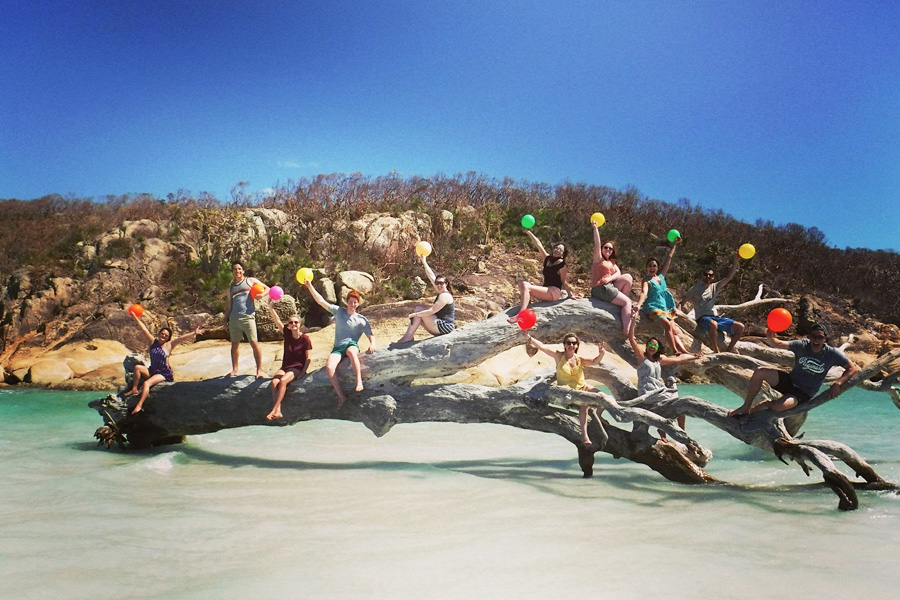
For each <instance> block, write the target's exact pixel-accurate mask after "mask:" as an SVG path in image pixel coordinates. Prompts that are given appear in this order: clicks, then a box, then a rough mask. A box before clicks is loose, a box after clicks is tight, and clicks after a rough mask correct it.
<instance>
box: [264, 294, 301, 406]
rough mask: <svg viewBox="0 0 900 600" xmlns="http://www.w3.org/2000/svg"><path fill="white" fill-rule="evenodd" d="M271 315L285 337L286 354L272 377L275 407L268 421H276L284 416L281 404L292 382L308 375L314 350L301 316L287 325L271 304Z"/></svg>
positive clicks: (292, 319)
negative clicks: (310, 353)
mask: <svg viewBox="0 0 900 600" xmlns="http://www.w3.org/2000/svg"><path fill="white" fill-rule="evenodd" d="M268 306H269V314H270V315H271V316H272V321H273V322H274V323H275V327H277V328H278V329H281V330H282V333H283V335H284V352H283V354H282V357H281V368H280V369H278V371H276V372H275V375H273V376H272V384H271V387H272V400H273V401H274V403H275V405H274V406H273V407H272V410H271V411H270V412H269V414H267V415H266V419H268V420H269V421H274V420H275V419H280V418H282V417H283V416H284V415H283V414H281V403H282V402H283V401H284V395H285V394H286V393H287V387H288V385H290V383H291V382H292V381H296V380H298V379H300V378H301V377H303V376H304V375H305V374H306V371H307V369H309V351H310V350H312V340H310V339H309V336H308V335H306V333H305V332H304V331H303V319H302V318H300V315H297V314H293V315H291V316H290V317H288V322H287V325H285V324H284V323H282V322H281V318H280V317H279V316H278V313H277V312H275V308H274V307H273V306H272V304H271V301H270V303H269V305H268Z"/></svg>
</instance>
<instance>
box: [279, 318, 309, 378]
mask: <svg viewBox="0 0 900 600" xmlns="http://www.w3.org/2000/svg"><path fill="white" fill-rule="evenodd" d="M310 350H312V340H311V339H309V336H308V335H306V334H305V333H301V334H300V337H299V338H295V337H294V334H293V333H291V330H290V329H289V328H288V326H287V325H285V326H284V356H283V357H282V359H281V370H282V371H285V370H287V369H302V368H303V365H305V364H306V359H307V357H308V356H309V351H310Z"/></svg>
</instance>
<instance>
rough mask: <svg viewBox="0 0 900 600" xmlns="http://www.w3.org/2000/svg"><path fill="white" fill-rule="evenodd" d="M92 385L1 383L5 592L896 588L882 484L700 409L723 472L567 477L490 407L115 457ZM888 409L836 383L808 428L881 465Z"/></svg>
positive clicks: (557, 462)
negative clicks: (478, 416)
mask: <svg viewBox="0 0 900 600" xmlns="http://www.w3.org/2000/svg"><path fill="white" fill-rule="evenodd" d="M681 390H682V393H685V394H688V393H690V394H694V395H698V396H702V397H704V398H707V399H709V400H712V401H715V402H720V403H722V404H723V405H726V406H736V405H737V404H738V403H739V400H738V399H737V397H735V396H733V395H731V394H730V393H728V392H725V391H723V390H721V389H719V388H714V387H696V386H681ZM100 395H102V394H98V393H96V392H93V393H62V392H54V393H48V392H42V391H35V390H0V469H2V477H0V481H2V484H0V490H2V491H0V540H2V544H0V597H2V598H15V599H29V598H42V599H43V598H47V597H58V598H67V599H80V598H93V597H95V596H100V595H102V596H103V597H105V598H159V599H163V598H166V599H171V598H198V599H199V598H210V597H216V598H225V599H230V598H235V599H237V598H356V599H358V598H471V597H478V598H480V597H486V596H490V597H493V598H556V597H559V596H560V595H562V594H565V595H576V594H577V595H579V596H581V595H585V596H587V595H589V596H590V597H602V598H626V599H627V598H646V597H648V596H655V595H665V596H667V597H675V598H716V599H720V598H756V597H759V596H761V595H774V594H785V593H789V594H790V595H791V597H793V598H828V597H832V596H834V595H835V594H836V593H837V589H842V590H852V596H853V597H871V598H885V597H888V596H889V595H890V597H893V596H894V589H895V582H896V576H895V575H894V570H895V566H894V563H895V561H894V559H893V554H892V549H894V548H896V547H898V543H900V496H898V495H897V494H895V493H888V492H881V493H861V494H860V503H861V508H860V510H858V511H853V512H849V513H842V512H840V511H838V510H837V509H836V506H837V501H836V498H835V497H834V495H833V494H832V493H831V492H830V491H828V490H826V489H823V488H822V487H821V486H819V485H817V484H818V483H819V481H820V480H821V478H820V477H818V476H813V477H811V478H807V477H806V476H805V475H803V473H802V471H801V470H800V469H799V468H798V467H797V466H796V465H793V464H791V465H790V466H785V465H783V464H782V463H780V462H778V461H777V460H776V459H774V458H772V457H770V456H768V455H766V454H765V453H763V452H762V451H759V450H756V449H753V448H750V447H748V446H744V445H742V444H740V443H738V442H736V441H734V440H733V439H732V438H730V437H729V436H726V435H724V434H722V433H720V432H719V431H718V430H716V429H715V428H712V427H710V426H707V425H705V424H704V423H702V422H699V421H697V420H689V421H688V431H689V433H691V434H692V435H693V436H695V437H696V438H697V439H698V440H699V441H700V442H701V443H703V444H704V445H706V446H708V447H710V448H712V450H713V452H714V453H715V455H716V458H715V459H714V460H713V461H712V463H711V464H710V466H709V471H710V472H711V473H712V474H713V475H715V476H716V477H719V478H721V479H724V480H728V481H730V482H734V483H735V484H740V485H712V486H684V485H678V484H674V483H670V482H668V481H665V480H664V479H662V478H661V477H660V476H658V475H657V474H655V473H653V472H652V471H650V470H649V469H647V468H645V467H642V466H639V465H635V464H631V463H628V462H626V461H617V460H614V459H612V458H610V457H609V456H607V455H598V460H597V465H596V467H595V477H594V478H593V479H591V480H584V479H581V477H580V475H581V473H580V471H579V469H578V465H577V462H576V460H575V453H574V449H573V447H572V446H571V445H570V444H568V443H567V442H564V441H562V440H560V439H558V438H556V437H555V436H551V435H546V434H540V433H534V432H528V431H521V430H516V429H513V428H508V427H502V426H492V425H452V424H421V425H409V426H398V427H397V428H395V429H394V430H393V431H391V432H390V433H389V434H388V435H386V436H385V437H383V438H381V439H378V438H375V437H374V436H373V435H372V434H371V433H370V432H369V431H368V430H366V429H365V428H364V427H363V426H362V425H358V424H353V423H343V422H334V421H318V422H311V423H301V424H298V425H296V426H294V427H283V428H277V427H276V428H266V427H254V428H244V429H239V430H232V431H223V432H219V433H216V434H212V435H205V436H195V437H190V438H189V439H188V442H187V443H185V444H181V445H178V446H171V447H167V448H162V449H157V450H155V451H152V452H148V453H140V454H125V453H121V452H118V451H108V450H105V449H101V448H98V447H97V446H96V445H95V443H94V441H93V439H92V435H93V432H94V429H96V428H97V427H98V426H99V425H100V424H101V423H100V418H99V417H98V416H97V414H96V413H95V412H94V411H92V410H90V409H88V408H87V407H86V403H87V402H88V401H89V400H91V399H94V398H96V397H99V396H100ZM898 419H900V411H898V410H897V409H896V408H895V407H894V406H893V404H892V403H891V401H890V399H889V398H888V397H887V396H886V395H882V394H872V393H865V392H860V391H852V392H849V393H847V394H845V395H844V396H842V397H841V398H840V399H838V400H837V401H835V402H832V403H830V404H829V405H826V406H825V407H823V408H821V409H818V410H817V411H815V413H814V414H813V416H812V417H811V419H810V420H809V422H808V423H807V425H806V426H805V428H804V430H805V431H806V437H807V438H828V439H835V440H838V441H843V442H845V443H848V444H849V445H851V446H852V447H853V448H854V449H856V450H857V451H859V452H860V453H861V454H862V455H863V456H864V457H866V458H867V459H868V460H869V462H870V463H871V464H872V465H873V466H874V467H875V469H876V470H877V471H878V472H879V473H881V475H882V476H884V477H885V478H887V479H889V480H891V481H894V482H898V481H900V441H898V439H897V436H896V434H895V431H896V424H897V422H898Z"/></svg>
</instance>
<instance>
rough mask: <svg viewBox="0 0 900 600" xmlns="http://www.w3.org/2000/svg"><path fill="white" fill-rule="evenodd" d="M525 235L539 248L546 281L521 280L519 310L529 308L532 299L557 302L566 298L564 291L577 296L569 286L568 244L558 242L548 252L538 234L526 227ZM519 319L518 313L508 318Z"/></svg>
mask: <svg viewBox="0 0 900 600" xmlns="http://www.w3.org/2000/svg"><path fill="white" fill-rule="evenodd" d="M525 235H527V236H528V238H529V239H530V240H531V243H532V244H534V247H535V248H537V250H538V254H539V255H540V257H541V260H542V261H543V263H544V267H543V271H542V273H543V276H544V283H543V285H535V284H533V283H531V282H528V281H525V280H524V279H523V280H522V281H520V282H519V292H520V293H521V295H522V301H521V302H520V303H519V311H523V310H525V309H526V308H528V304H529V303H530V302H531V300H532V299H534V300H542V301H544V302H555V301H557V300H562V299H564V298H563V292H565V293H566V294H567V296H566V298H575V292H573V291H572V288H570V287H569V282H568V280H567V279H568V276H569V269H568V267H567V266H566V257H568V256H569V249H568V248H566V245H565V244H564V243H562V242H556V243H555V244H553V247H552V248H551V251H550V252H549V253H548V252H547V251H546V250H544V245H543V244H542V243H541V241H540V240H539V239H538V238H537V236H536V235H534V234H533V233H531V231H530V230H528V229H526V230H525ZM517 319H518V315H517V314H516V315H513V316H512V317H510V318H509V319H507V320H508V321H509V322H510V323H515V322H516V321H517Z"/></svg>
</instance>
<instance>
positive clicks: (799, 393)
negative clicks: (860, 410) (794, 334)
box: [728, 323, 859, 417]
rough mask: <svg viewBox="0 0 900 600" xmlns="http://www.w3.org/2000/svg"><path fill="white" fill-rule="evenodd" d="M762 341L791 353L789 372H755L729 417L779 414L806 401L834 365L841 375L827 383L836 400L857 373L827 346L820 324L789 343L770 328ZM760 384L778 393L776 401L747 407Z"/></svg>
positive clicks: (825, 330)
mask: <svg viewBox="0 0 900 600" xmlns="http://www.w3.org/2000/svg"><path fill="white" fill-rule="evenodd" d="M766 339H767V340H768V342H769V344H770V345H772V346H775V347H776V348H781V349H783V350H790V351H791V352H793V354H794V368H793V369H792V370H791V371H790V373H788V372H787V371H782V370H780V369H770V368H767V367H760V368H758V369H756V371H754V372H753V376H752V377H750V383H749V384H748V385H747V394H746V395H745V396H744V403H743V404H741V405H740V406H739V407H738V408H736V409H734V410H730V411H728V416H729V417H739V416H741V415H746V414H750V413H755V412H757V411H760V410H765V409H770V410H773V411H775V412H783V411H786V410H790V409H791V408H794V407H795V406H798V405H800V404H803V403H804V402H808V401H809V400H810V399H812V397H813V396H815V395H816V393H817V392H818V391H819V388H820V387H821V386H822V382H823V381H825V376H826V375H828V370H829V369H831V367H835V366H837V367H843V369H844V372H843V373H842V374H841V376H840V377H838V378H837V380H836V381H835V382H834V383H833V384H831V388H829V390H828V397H829V398H837V397H838V396H839V395H840V394H841V392H842V391H843V390H842V389H841V386H842V385H844V384H845V383H847V380H848V379H850V378H851V377H853V376H854V375H855V374H856V373H857V372H858V371H859V367H857V366H856V364H854V363H853V361H852V360H850V359H849V358H847V355H846V354H844V353H843V352H841V351H840V350H838V349H837V348H835V347H834V346H829V345H828V343H827V342H828V328H827V327H825V325H823V324H821V323H816V324H815V325H813V326H812V328H811V329H810V331H809V335H807V339H805V340H792V341H790V342H786V341H784V340H779V339H778V338H777V337H775V332H774V331H772V330H771V329H766ZM764 381H765V382H766V383H768V384H769V385H770V386H771V387H772V389H773V390H775V391H776V392H779V393H780V394H781V397H779V398H778V399H777V400H764V401H763V402H760V403H759V404H757V405H756V406H751V405H752V404H753V399H754V398H755V397H756V394H758V393H759V390H760V389H761V388H762V384H763V382H764Z"/></svg>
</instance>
